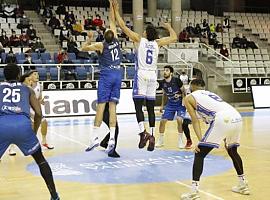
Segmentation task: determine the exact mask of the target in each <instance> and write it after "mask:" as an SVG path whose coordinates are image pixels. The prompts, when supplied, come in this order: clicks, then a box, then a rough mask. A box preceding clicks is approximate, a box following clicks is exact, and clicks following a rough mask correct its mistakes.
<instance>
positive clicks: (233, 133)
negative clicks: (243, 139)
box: [199, 110, 242, 148]
mask: <svg viewBox="0 0 270 200" xmlns="http://www.w3.org/2000/svg"><path fill="white" fill-rule="evenodd" d="M241 130H242V117H241V115H240V114H239V113H238V112H237V111H234V110H232V111H223V112H218V113H216V116H215V119H214V120H213V121H212V122H210V125H209V128H208V130H207V131H206V133H205V134H204V136H203V138H202V140H201V141H200V142H199V145H201V146H209V147H214V148H219V145H220V143H221V142H222V141H223V140H224V139H226V144H227V147H228V148H230V147H232V146H239V142H240V134H241Z"/></svg>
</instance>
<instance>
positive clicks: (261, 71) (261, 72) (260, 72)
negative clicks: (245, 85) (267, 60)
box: [257, 67, 265, 75]
mask: <svg viewBox="0 0 270 200" xmlns="http://www.w3.org/2000/svg"><path fill="white" fill-rule="evenodd" d="M257 73H258V74H263V75H264V74H265V69H264V68H263V67H262V68H258V69H257Z"/></svg>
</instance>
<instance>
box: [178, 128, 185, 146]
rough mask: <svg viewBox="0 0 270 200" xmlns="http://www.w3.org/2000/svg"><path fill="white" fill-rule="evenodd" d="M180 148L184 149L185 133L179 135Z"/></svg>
mask: <svg viewBox="0 0 270 200" xmlns="http://www.w3.org/2000/svg"><path fill="white" fill-rule="evenodd" d="M178 147H179V149H184V148H185V145H184V142H183V132H182V133H178Z"/></svg>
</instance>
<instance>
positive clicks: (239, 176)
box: [238, 174, 247, 184]
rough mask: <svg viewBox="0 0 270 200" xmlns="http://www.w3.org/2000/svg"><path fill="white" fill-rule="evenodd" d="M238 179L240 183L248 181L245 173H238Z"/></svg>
mask: <svg viewBox="0 0 270 200" xmlns="http://www.w3.org/2000/svg"><path fill="white" fill-rule="evenodd" d="M238 179H239V183H240V184H245V183H246V182H247V181H246V177H245V175H244V174H242V175H238Z"/></svg>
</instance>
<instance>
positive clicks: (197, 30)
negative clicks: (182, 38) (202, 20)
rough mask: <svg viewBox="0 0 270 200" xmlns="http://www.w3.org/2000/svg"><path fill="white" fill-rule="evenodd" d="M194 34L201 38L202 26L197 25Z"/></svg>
mask: <svg viewBox="0 0 270 200" xmlns="http://www.w3.org/2000/svg"><path fill="white" fill-rule="evenodd" d="M194 34H195V36H196V37H200V36H201V34H202V29H201V27H200V24H196V27H195V29H194Z"/></svg>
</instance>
